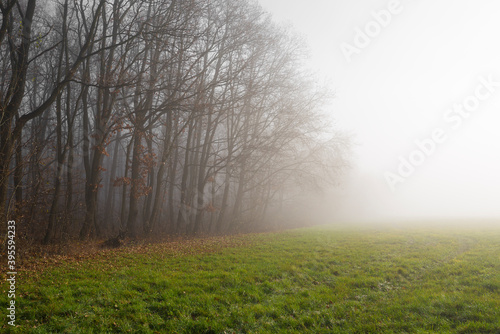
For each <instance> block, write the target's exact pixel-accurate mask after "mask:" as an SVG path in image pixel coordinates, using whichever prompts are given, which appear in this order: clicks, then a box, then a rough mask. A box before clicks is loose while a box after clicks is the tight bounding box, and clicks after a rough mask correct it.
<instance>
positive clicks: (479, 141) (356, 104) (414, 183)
mask: <svg viewBox="0 0 500 334" xmlns="http://www.w3.org/2000/svg"><path fill="white" fill-rule="evenodd" d="M259 2H260V3H261V5H262V6H263V7H264V9H266V10H267V11H269V12H270V13H272V14H273V17H274V18H275V20H277V21H278V22H285V23H291V24H292V25H293V26H294V28H295V31H296V32H298V33H299V34H301V35H303V36H304V37H305V38H306V39H307V40H308V43H309V46H310V49H311V56H312V60H311V61H312V63H311V64H312V66H313V68H315V69H316V70H318V71H319V72H320V73H321V75H323V76H325V77H326V78H328V79H329V80H330V81H331V82H332V84H333V88H334V89H335V91H336V98H335V100H334V101H333V102H332V105H331V106H330V107H329V110H331V114H332V117H333V118H334V119H335V120H336V124H337V127H338V128H340V129H342V130H346V131H348V132H350V133H352V134H353V135H354V141H355V142H356V143H358V145H357V146H356V147H355V149H354V150H355V152H354V154H355V157H354V159H353V162H354V165H355V166H356V168H355V172H354V173H353V175H352V180H351V183H349V187H347V190H346V192H347V193H348V194H349V196H350V204H346V205H342V207H344V208H345V210H347V211H349V213H350V214H354V213H358V214H359V215H360V216H363V217H368V218H376V219H381V218H386V217H406V218H420V217H436V216H438V217H461V218H467V217H489V216H496V217H500V86H499V87H496V91H495V93H494V94H492V96H491V97H490V98H488V99H486V100H485V101H483V102H481V104H480V106H479V108H477V110H475V111H474V112H472V113H471V116H470V117H469V118H467V119H465V120H464V121H463V123H462V124H461V126H459V127H458V128H457V129H452V127H451V124H452V123H446V122H445V121H444V120H443V117H444V115H445V113H446V111H447V110H448V109H450V108H453V105H454V104H456V103H462V102H463V101H464V100H465V99H466V98H468V97H469V96H472V95H474V92H475V89H476V88H477V87H478V86H479V85H480V81H479V78H480V76H483V77H485V78H487V77H488V76H493V79H496V81H498V82H500V19H499V15H500V1H498V0H476V1H471V0H440V1H435V0H434V1H431V0H419V1H411V0H401V1H399V3H400V7H401V8H402V10H401V12H400V13H399V14H396V15H393V16H392V20H391V22H390V24H389V25H387V26H386V27H383V28H382V29H381V32H380V34H379V35H378V36H377V37H374V38H371V42H370V45H369V46H367V47H366V48H364V49H361V50H360V54H358V55H353V57H352V61H351V62H348V61H347V60H346V58H345V57H344V55H343V53H342V51H341V48H340V46H341V45H342V43H344V42H346V43H349V44H351V45H354V43H353V41H354V38H355V31H356V30H355V29H356V28H357V27H359V28H360V29H362V30H363V29H365V25H366V24H368V23H370V22H372V21H373V22H375V20H374V18H373V17H372V12H373V11H380V10H386V9H387V8H388V7H389V3H390V2H391V1H390V0H385V1H379V0H308V1H297V0H259ZM436 128H442V129H443V130H444V132H445V135H446V137H447V141H446V142H445V143H443V144H439V145H438V146H437V148H436V150H435V152H434V153H433V154H432V155H431V156H430V157H428V158H427V159H426V160H425V162H424V163H423V164H422V165H421V166H418V167H416V169H415V172H414V174H413V175H411V176H410V177H408V178H407V179H406V181H405V182H404V183H398V184H396V186H395V191H391V188H390V187H389V185H388V184H387V182H386V180H385V177H384V173H386V172H393V173H396V172H397V168H398V164H399V157H400V156H402V157H406V158H408V157H409V156H410V154H411V153H412V152H413V151H414V150H416V149H417V146H416V145H415V143H414V142H415V140H422V139H425V138H430V136H431V133H432V131H433V130H434V129H436ZM347 208H348V209H347ZM361 208H362V209H361ZM361 211H362V212H361Z"/></svg>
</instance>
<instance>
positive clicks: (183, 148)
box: [0, 0, 347, 243]
mask: <svg viewBox="0 0 500 334" xmlns="http://www.w3.org/2000/svg"><path fill="white" fill-rule="evenodd" d="M0 12H1V27H0V54H1V56H0V76H1V79H2V80H1V81H0V217H1V219H2V229H3V230H5V226H6V225H5V224H6V221H7V219H12V217H15V218H16V219H17V220H18V221H19V222H21V223H19V225H20V226H19V228H21V229H22V231H23V233H25V234H26V235H28V236H30V237H31V238H34V239H36V240H39V241H41V242H44V243H50V242H54V241H58V240H63V239H67V238H73V237H79V238H80V239H82V240H83V239H87V238H93V237H103V236H111V235H116V234H118V233H122V234H126V235H128V236H131V237H136V236H141V235H148V234H151V233H156V234H157V233H187V234H192V235H196V234H202V233H227V232H230V231H252V230H259V229H264V228H267V227H269V226H270V224H272V222H273V221H278V220H277V219H276V218H275V217H277V215H279V213H280V212H283V211H284V210H286V206H287V205H289V203H295V204H294V205H297V204H296V203H299V202H300V199H301V198H304V197H307V196H308V194H310V193H311V192H315V191H318V189H320V188H321V187H322V186H324V185H325V184H326V183H331V182H336V180H337V177H338V172H339V171H341V170H342V168H343V167H344V166H345V165H346V160H345V157H344V155H345V147H346V145H347V142H346V140H345V139H344V138H342V137H341V136H338V135H337V134H336V133H335V132H334V131H333V130H332V128H331V127H330V126H329V125H328V124H326V123H327V117H325V114H324V112H323V110H322V106H323V105H324V103H325V102H326V101H327V100H328V99H329V98H330V97H331V93H330V92H329V91H328V90H327V89H324V88H323V87H321V86H319V85H318V84H317V83H316V80H315V78H314V76H311V75H310V74H309V73H308V71H307V70H305V67H304V61H305V59H306V53H307V52H306V51H307V50H306V48H305V47H304V43H303V41H302V40H301V38H299V37H297V36H296V35H294V34H293V33H292V32H290V30H289V29H287V28H285V27H282V26H279V25H276V24H275V23H274V22H273V21H272V19H271V17H270V16H269V15H268V14H267V13H265V12H264V11H263V10H262V8H261V7H260V6H259V5H258V3H256V2H254V1H251V0H182V1H176V0H142V1H141V0H53V1H52V0H46V1H37V0H1V1H0Z"/></svg>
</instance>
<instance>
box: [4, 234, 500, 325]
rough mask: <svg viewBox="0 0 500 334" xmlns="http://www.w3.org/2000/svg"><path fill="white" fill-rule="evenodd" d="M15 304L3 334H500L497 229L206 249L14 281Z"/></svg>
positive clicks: (72, 264) (293, 239)
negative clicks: (14, 316)
mask: <svg viewBox="0 0 500 334" xmlns="http://www.w3.org/2000/svg"><path fill="white" fill-rule="evenodd" d="M197 253H198V254H197ZM3 287H5V285H3ZM2 290H5V288H3V289H2ZM17 293H18V297H17V299H16V305H17V324H18V327H17V328H15V329H13V328H10V326H7V325H6V321H4V323H5V326H4V327H3V329H4V330H6V331H7V332H9V331H11V332H15V333H86V334H87V333H127V332H130V333H500V230H498V229H497V230H494V229H490V230H485V231H468V230H464V229H462V230H458V231H457V230H453V229H443V230H438V229H434V230H433V229H426V230H400V229H380V230H375V229H362V230H359V231H356V230H354V229H351V230H349V229H342V228H325V227H322V228H312V229H299V230H293V231H288V232H283V233H273V234H260V235H259V234H257V235H247V236H237V237H225V238H211V239H205V240H199V241H193V242H190V243H188V244H186V245H167V246H151V247H149V248H146V249H143V250H142V251H140V252H137V251H134V252H133V253H126V252H125V251H119V252H108V253H103V254H100V255H98V256H94V257H92V258H90V259H86V260H80V261H68V262H67V263H63V264H59V265H57V266H50V267H49V268H47V269H45V270H44V271H43V272H42V273H40V274H39V275H34V274H30V275H27V274H26V275H24V276H23V275H22V274H19V276H18V290H17ZM20 295H21V296H20ZM6 298H7V296H6V292H3V293H2V296H0V304H1V307H2V309H3V310H5V308H6V307H7V301H6Z"/></svg>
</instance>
